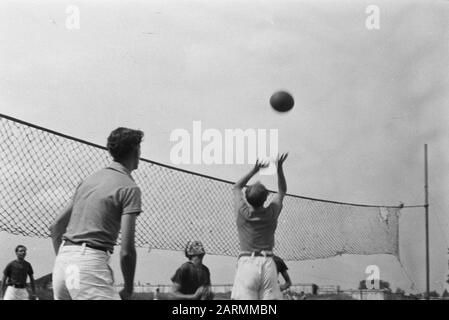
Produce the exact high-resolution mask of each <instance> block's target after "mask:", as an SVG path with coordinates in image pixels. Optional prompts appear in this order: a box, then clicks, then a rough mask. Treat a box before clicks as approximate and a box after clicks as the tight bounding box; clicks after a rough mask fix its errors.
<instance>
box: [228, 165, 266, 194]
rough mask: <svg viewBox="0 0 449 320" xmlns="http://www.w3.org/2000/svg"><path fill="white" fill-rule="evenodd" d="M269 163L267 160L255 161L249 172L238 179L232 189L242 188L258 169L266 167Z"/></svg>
mask: <svg viewBox="0 0 449 320" xmlns="http://www.w3.org/2000/svg"><path fill="white" fill-rule="evenodd" d="M268 165H269V162H266V161H265V162H264V161H259V160H257V161H256V164H255V165H254V167H253V168H252V169H251V171H250V172H248V173H247V174H246V175H244V176H243V177H242V178H241V179H240V180H238V181H237V182H236V183H235V184H234V186H233V189H234V190H238V191H240V190H242V189H243V188H244V187H245V186H246V184H247V183H248V181H249V180H251V178H252V177H253V176H254V175H255V174H256V173H257V172H259V170H260V169H261V168H267V167H268Z"/></svg>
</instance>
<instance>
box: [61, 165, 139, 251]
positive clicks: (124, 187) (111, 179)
mask: <svg viewBox="0 0 449 320" xmlns="http://www.w3.org/2000/svg"><path fill="white" fill-rule="evenodd" d="M141 206H142V200H141V191H140V189H139V187H138V186H137V184H136V183H135V182H134V179H133V178H132V176H131V173H130V172H129V170H128V169H126V168H125V167H124V166H123V165H121V164H120V163H118V162H112V163H111V164H110V165H109V166H108V167H107V168H104V169H102V170H100V171H98V172H96V173H94V174H93V175H91V176H90V177H88V178H87V179H86V180H84V181H83V182H82V183H81V184H80V185H79V186H78V189H77V190H76V192H75V195H74V199H73V209H72V215H71V217H70V221H69V224H68V226H67V231H66V233H65V234H64V235H63V240H70V241H72V242H76V243H82V242H85V243H88V244H90V245H93V246H96V247H100V248H104V249H107V250H109V251H111V252H112V251H113V248H114V246H115V244H116V242H117V238H118V234H119V232H120V225H121V218H122V215H124V214H140V212H142V208H141Z"/></svg>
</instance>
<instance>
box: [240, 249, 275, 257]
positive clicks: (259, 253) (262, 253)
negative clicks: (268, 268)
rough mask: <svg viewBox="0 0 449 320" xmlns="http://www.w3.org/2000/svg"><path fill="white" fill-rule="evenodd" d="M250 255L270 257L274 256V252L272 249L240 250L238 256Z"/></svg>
mask: <svg viewBox="0 0 449 320" xmlns="http://www.w3.org/2000/svg"><path fill="white" fill-rule="evenodd" d="M252 256H254V257H272V256H274V254H273V252H272V251H265V250H262V251H253V252H250V251H244V252H240V254H239V258H240V257H252Z"/></svg>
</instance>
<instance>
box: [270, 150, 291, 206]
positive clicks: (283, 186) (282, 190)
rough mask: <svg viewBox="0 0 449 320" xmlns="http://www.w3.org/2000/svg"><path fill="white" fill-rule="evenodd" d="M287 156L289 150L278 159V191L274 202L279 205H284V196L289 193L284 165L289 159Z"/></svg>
mask: <svg viewBox="0 0 449 320" xmlns="http://www.w3.org/2000/svg"><path fill="white" fill-rule="evenodd" d="M287 157H288V152H286V153H282V154H280V155H278V157H277V159H276V166H277V178H278V193H277V194H276V196H275V198H274V199H273V202H276V203H277V204H278V205H282V201H283V200H284V197H285V195H286V193H287V182H286V181H285V175H284V167H283V164H284V161H285V160H286V159H287Z"/></svg>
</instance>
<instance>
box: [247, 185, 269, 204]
mask: <svg viewBox="0 0 449 320" xmlns="http://www.w3.org/2000/svg"><path fill="white" fill-rule="evenodd" d="M245 196H246V201H248V203H249V204H250V205H252V206H253V207H255V208H258V207H261V206H263V204H264V203H265V201H266V200H267V197H268V190H267V188H265V186H264V185H263V184H262V183H260V182H256V183H255V184H253V185H250V186H248V188H246V190H245Z"/></svg>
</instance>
